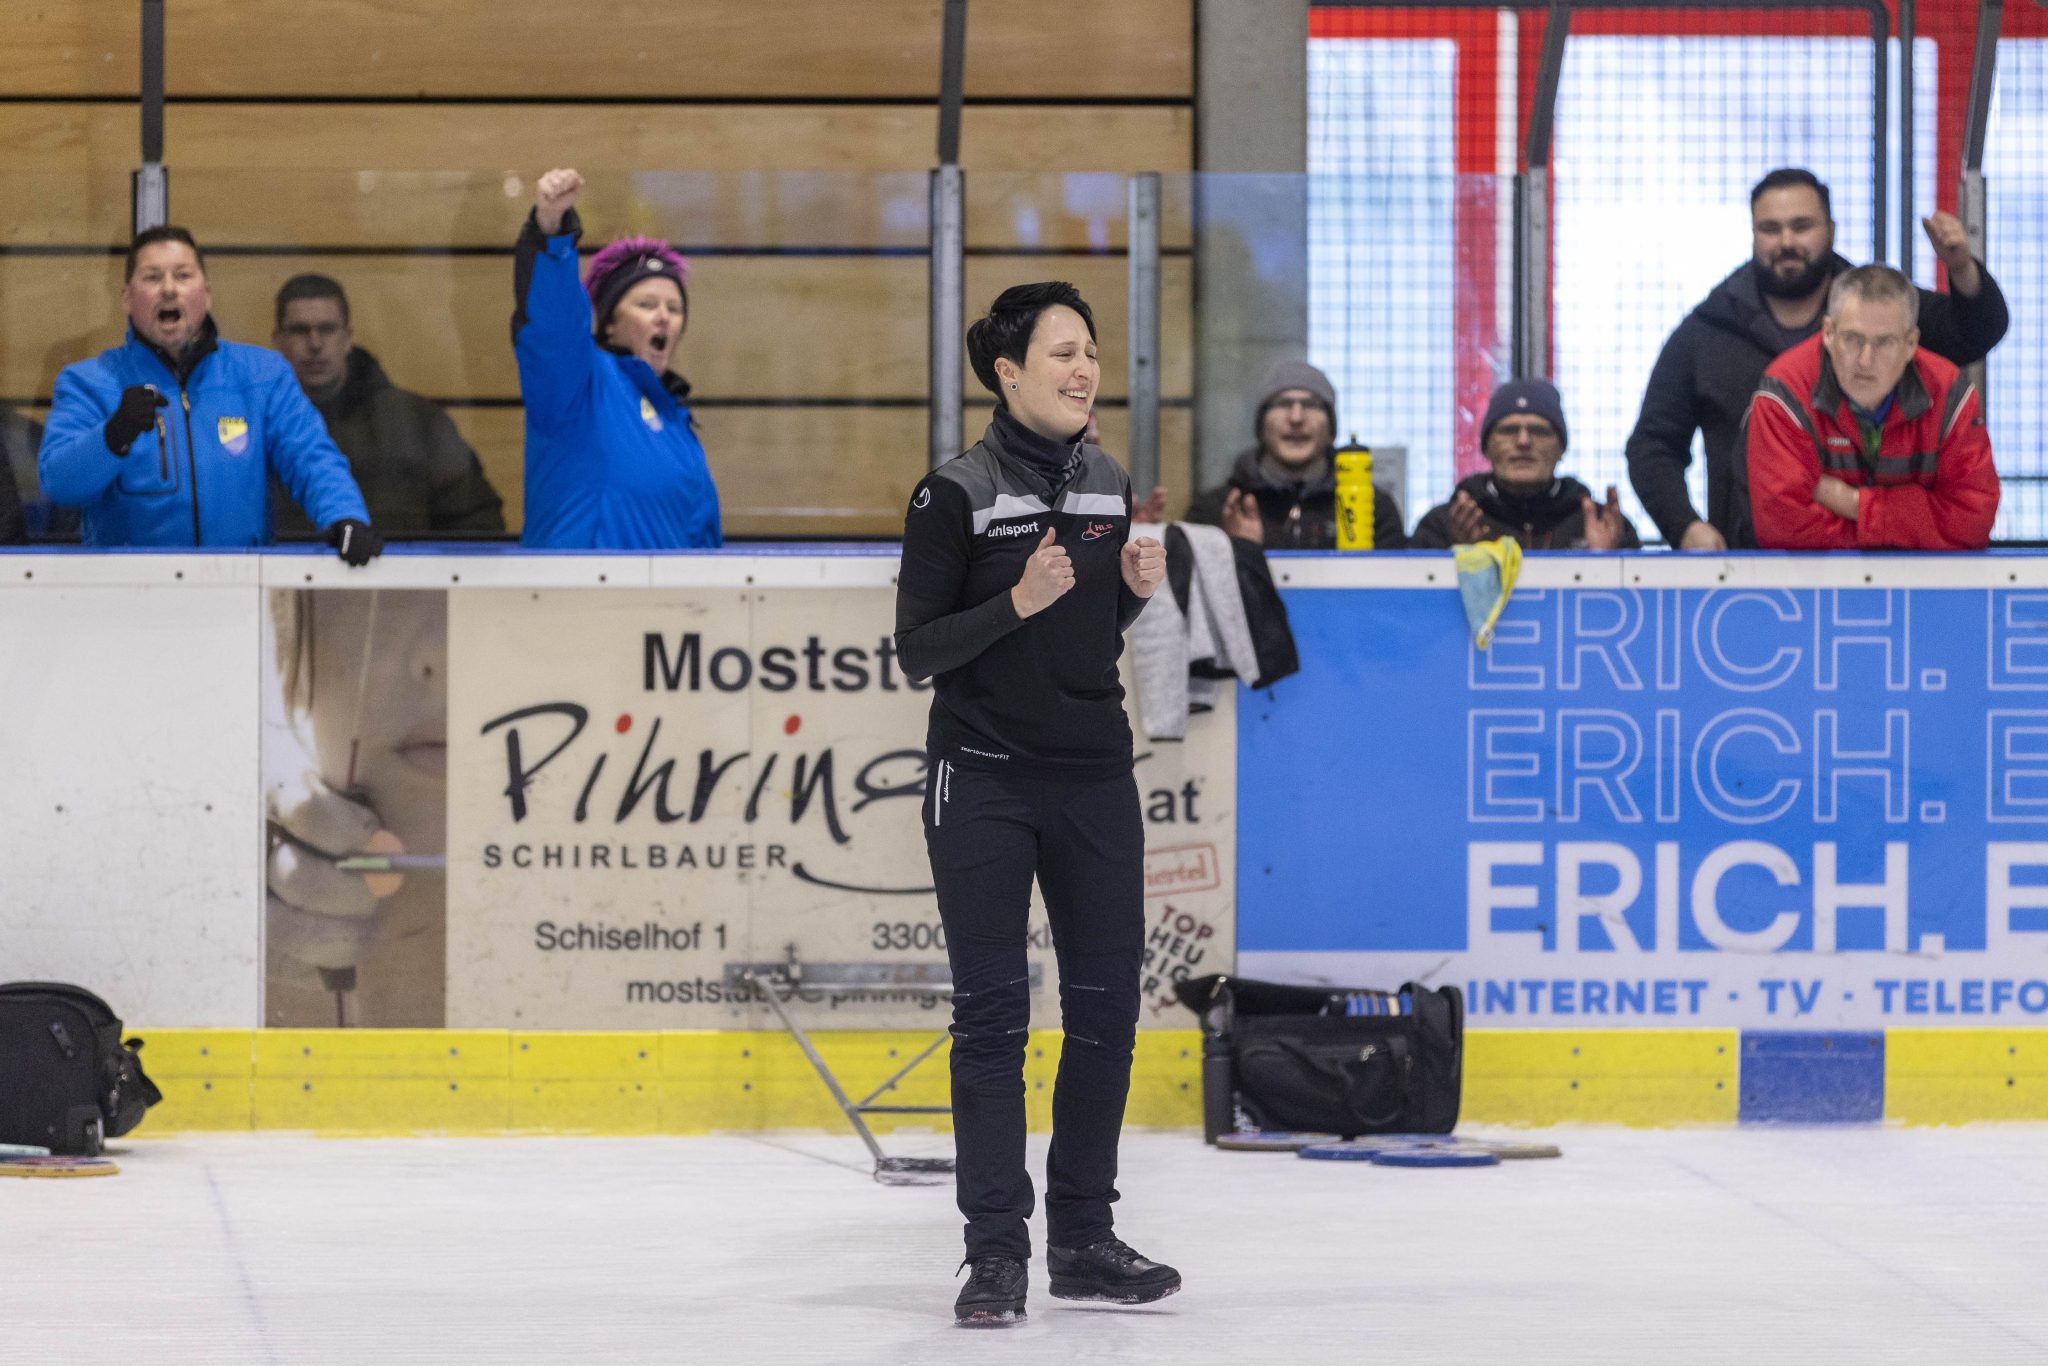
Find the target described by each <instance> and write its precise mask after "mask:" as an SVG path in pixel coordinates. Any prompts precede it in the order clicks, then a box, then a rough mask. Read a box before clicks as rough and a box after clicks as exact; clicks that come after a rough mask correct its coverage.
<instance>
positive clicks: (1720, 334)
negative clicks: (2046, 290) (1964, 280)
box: [1628, 255, 2007, 550]
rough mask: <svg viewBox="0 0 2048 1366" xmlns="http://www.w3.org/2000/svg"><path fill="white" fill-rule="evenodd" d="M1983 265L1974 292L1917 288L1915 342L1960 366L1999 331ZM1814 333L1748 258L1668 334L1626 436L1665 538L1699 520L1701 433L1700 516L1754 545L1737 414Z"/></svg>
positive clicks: (1736, 544)
mask: <svg viewBox="0 0 2048 1366" xmlns="http://www.w3.org/2000/svg"><path fill="white" fill-rule="evenodd" d="M1832 262H1833V267H1834V268H1833V271H1832V272H1831V273H1830V278H1832V277H1833V275H1834V274H1839V273H1840V272H1842V271H1845V270H1848V269H1850V263H1849V262H1848V261H1847V260H1846V259H1845V258H1843V257H1842V256H1840V255H1836V256H1834V257H1833V258H1832ZM1979 271H1980V273H1981V274H1982V277H1983V281H1984V283H1983V284H1982V285H1981V286H1980V287H1979V288H1978V290H1977V296H1976V297H1975V298H1974V299H1966V298H1964V297H1963V296H1962V295H1960V294H1937V293H1934V292H1933V291H1932V290H1922V291H1921V292H1920V345H1921V346H1923V347H1925V348H1926V349H1928V350H1929V351H1932V352H1934V353H1935V354H1936V355H1938V356H1942V357H1945V358H1946V359H1948V360H1950V361H1953V362H1955V363H1956V364H1957V365H1968V364H1970V363H1971V362H1973V361H1979V360H1982V359H1983V358H1984V356H1985V355H1986V354H1987V353H1988V352H1989V351H1990V350H1991V348H1992V347H1994V346H1996V345H1997V344H1998V340H1999V338H2001V337H2003V336H2004V335H2005V328H2006V322H2007V318H2006V311H2005V295H2004V294H2002V293H2001V292H2000V291H1999V288H1998V282H1997V281H1996V280H1993V279H1992V278H1991V272H1990V271H1988V270H1984V269H1983V268H1982V263H1979ZM1819 330H1820V319H1819V318H1818V317H1816V318H1815V319H1814V321H1813V323H1812V325H1811V326H1809V327H1806V328H1804V329H1802V330H1801V331H1800V332H1799V333H1798V335H1796V336H1793V335H1792V334H1790V333H1788V332H1786V331H1785V330H1784V329H1782V328H1780V327H1779V326H1778V324H1777V320H1776V319H1775V318H1773V317H1772V316H1771V312H1770V308H1769V306H1768V305H1767V304H1766V303H1765V302H1764V297H1763V291H1762V290H1760V289H1759V288H1758V287H1757V282H1756V272H1755V267H1754V265H1753V264H1751V263H1748V262H1745V263H1744V264H1743V265H1741V266H1740V267H1738V268H1737V269H1736V271H1735V273H1734V274H1732V275H1730V276H1729V277H1728V278H1727V279H1725V280H1723V281H1721V283H1720V284H1718V285H1716V286H1714V289H1713V292H1712V293H1710V294H1708V295H1707V297H1706V299H1705V300H1703V301H1702V302H1701V304H1700V306H1699V307H1698V308H1695V309H1694V310H1693V311H1692V312H1691V313H1689V314H1687V315H1686V318H1685V321H1684V322H1682V323H1680V324H1679V325H1678V327H1677V329H1676V330H1675V331H1673V332H1672V334H1671V336H1670V338H1669V339H1667V340H1666V341H1665V343H1664V349H1663V351H1662V352H1660V353H1659V354H1658V356H1657V365H1656V368H1655V369H1653V370H1651V371H1650V382H1649V384H1648V386H1647V387H1645V389H1644V390H1643V408H1642V413H1641V415H1640V416H1638V417H1637V418H1636V429H1635V431H1634V432H1632V433H1630V435H1629V438H1628V477H1629V482H1630V483H1632V484H1634V485H1635V489H1636V497H1638V498H1640V499H1642V500H1643V508H1644V510H1645V511H1647V512H1648V513H1649V514H1650V517H1651V519H1652V520H1653V521H1655V522H1656V523H1657V529H1658V530H1659V531H1661V532H1662V533H1663V534H1664V539H1665V541H1667V542H1668V543H1670V544H1671V545H1673V546H1675V545H1677V544H1678V539H1679V537H1681V536H1683V535H1684V534H1685V529H1686V528H1687V527H1688V526H1691V525H1692V524H1693V523H1694V522H1696V521H1699V520H1701V518H1700V514H1699V512H1698V511H1697V510H1696V509H1695V508H1694V507H1693V504H1692V495H1691V493H1690V492H1689V491H1688V490H1687V489H1686V486H1685V469H1686V466H1688V465H1690V464H1691V463H1692V436H1693V432H1694V431H1695V430H1698V431H1699V432H1700V434H1701V436H1702V438H1703V440H1704V443H1705V446H1706V451H1707V515H1706V519H1705V520H1706V521H1708V522H1710V523H1712V524H1713V526H1714V527H1715V528H1717V529H1718V530H1719V531H1720V532H1721V534H1722V535H1723V536H1725V537H1726V538H1727V539H1728V545H1729V547H1730V548H1731V549H1736V550H1743V549H1751V548H1754V547H1755V545H1756V531H1755V528H1754V527H1753V526H1752V525H1751V524H1750V516H1749V503H1748V500H1747V498H1746V497H1745V496H1744V494H1743V493H1742V491H1741V490H1740V489H1739V488H1737V487H1736V483H1735V462H1736V461H1737V460H1741V459H1745V458H1746V452H1745V449H1744V443H1743V430H1742V424H1743V419H1744V418H1745V417H1747V416H1748V414H1749V401H1750V399H1751V397H1753V396H1754V395H1755V393H1756V389H1757V385H1758V384H1759V383H1760V382H1762V380H1763V376H1764V370H1765V368H1766V367H1768V366H1769V365H1770V363H1771V362H1772V361H1774V360H1776V359H1777V358H1778V355H1779V354H1780V352H1782V351H1784V350H1786V349H1787V348H1788V347H1791V346H1794V345H1797V344H1798V343H1799V342H1801V341H1804V340H1805V339H1806V338H1808V337H1810V336H1812V335H1813V334H1814V333H1815V332H1818V331H1819ZM1788 338H1789V340H1788Z"/></svg>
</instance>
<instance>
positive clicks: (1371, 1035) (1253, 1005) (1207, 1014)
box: [1175, 975, 1465, 1143]
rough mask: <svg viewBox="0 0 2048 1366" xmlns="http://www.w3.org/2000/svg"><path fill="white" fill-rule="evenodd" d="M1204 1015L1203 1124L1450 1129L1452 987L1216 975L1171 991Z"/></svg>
mask: <svg viewBox="0 0 2048 1366" xmlns="http://www.w3.org/2000/svg"><path fill="white" fill-rule="evenodd" d="M1175 991H1176V993H1177V994H1178V995H1179V997H1180V1000H1181V1003H1182V1004H1183V1005H1185V1006H1187V1007H1188V1008H1189V1009H1191V1010H1193V1011H1194V1012H1195V1013H1196V1014H1197V1015H1199V1016H1201V1019H1202V1129H1203V1136H1204V1137H1205V1138H1207V1139H1208V1140H1209V1141H1210V1142H1212V1143H1213V1142H1214V1141H1215V1140H1216V1138H1217V1136H1218V1135H1219V1134H1224V1133H1228V1132H1230V1131H1232V1130H1235V1129H1283V1130H1293V1131H1296V1132H1312V1133H1329V1134H1341V1135H1342V1136H1344V1137H1345V1138H1355V1137H1357V1136H1358V1135H1360V1134H1386V1133H1414V1134H1447V1133H1449V1132H1450V1131H1451V1130H1452V1128H1454V1127H1455V1126H1456V1125H1457V1122H1458V1101H1459V1094H1460V1091H1461V1088H1462V1086H1463V1078H1464V1056H1465V1001H1464V997H1463V995H1462V994H1461V993H1460V992H1459V991H1458V989H1457V988H1456V987H1454V986H1447V987H1434V988H1433V987H1426V986H1423V985H1421V984H1420V983H1417V982H1407V983H1404V984H1403V985H1402V986H1401V988H1400V990H1398V991H1391V992H1389V991H1370V990H1365V989H1362V988H1359V989H1352V988H1343V987H1306V986H1290V985H1285V984H1281V983H1274V982H1256V981H1247V980H1244V979H1240V978H1234V977H1225V976H1221V975H1217V976H1210V977H1201V978H1196V979H1194V980H1192V981H1186V982H1181V983H1179V984H1177V985H1176V987H1175Z"/></svg>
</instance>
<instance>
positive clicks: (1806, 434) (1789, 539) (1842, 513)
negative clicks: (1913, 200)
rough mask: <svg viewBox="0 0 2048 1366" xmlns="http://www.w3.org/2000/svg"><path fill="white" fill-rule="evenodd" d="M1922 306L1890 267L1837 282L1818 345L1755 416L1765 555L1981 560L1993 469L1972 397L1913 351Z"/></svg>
mask: <svg viewBox="0 0 2048 1366" xmlns="http://www.w3.org/2000/svg"><path fill="white" fill-rule="evenodd" d="M1918 316H1919V294H1918V291H1916V290H1915V289H1914V288H1913V282H1912V281H1911V280H1908V279H1907V278H1906V277H1905V276H1904V275H1901V274H1900V273H1899V272H1898V271H1896V270H1893V269H1892V268H1891V267H1889V266H1859V267H1858V268H1856V269H1855V270H1851V271H1846V272H1844V273H1843V274H1841V275H1838V276H1836V277H1835V281H1834V284H1833V286H1832V288H1830V289H1829V291H1828V311H1827V319H1826V321H1825V322H1824V323H1823V324H1822V325H1821V331H1820V335H1819V336H1816V337H1812V338H1809V339H1808V340H1806V341H1804V342H1801V343H1800V344H1799V345H1798V346H1795V347H1793V348H1792V349H1791V350H1790V351H1787V352H1786V353H1785V354H1784V355H1782V356H1780V357H1778V359H1777V360H1775V361H1773V362H1772V363H1771V366H1770V368H1769V369H1768V370H1766V371H1764V379H1763V384H1762V386H1761V387H1759V388H1758V390H1757V391H1756V396H1755V397H1754V398H1753V399H1751V400H1750V405H1749V461H1748V476H1749V485H1750V488H1749V498H1750V504H1751V506H1752V508H1753V509H1754V511H1755V516H1756V537H1757V544H1759V545H1761V546H1763V547H1764V548H1765V549H1769V550H1855V549H1866V550H1982V549H1983V548H1984V547H1985V546H1986V545H1988V544H1989V543H1990V541H1991V523H1992V520H1993V519H1994V518H1995V517H1996V516H1997V515H1998V471H1997V470H1996V469H1994V468H1993V467H1992V464H1991V439H1990V437H1989V436H1987V435H1986V434H1985V431H1984V406H1983V401H1982V399H1981V398H1980V397H1979V396H1978V394H1977V390H1976V386H1974V385H1972V384H1970V383H1969V382H1967V381H1966V380H1964V379H1963V378H1962V376H1961V374H1960V373H1959V372H1958V371H1957V369H1956V367H1955V366H1953V365H1951V364H1950V363H1949V362H1947V361H1945V360H1943V359H1942V358H1941V357H1940V356H1937V355H1935V354H1934V353H1933V352H1931V351H1922V350H1920V349H1919V341H1920V331H1919V328H1918V327H1917V326H1916V323H1917V321H1918Z"/></svg>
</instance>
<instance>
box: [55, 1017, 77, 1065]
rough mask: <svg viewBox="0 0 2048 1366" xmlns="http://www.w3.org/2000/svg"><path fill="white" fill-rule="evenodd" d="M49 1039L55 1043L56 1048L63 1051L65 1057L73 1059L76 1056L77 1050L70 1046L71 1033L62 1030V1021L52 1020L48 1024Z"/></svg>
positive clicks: (64, 1029)
mask: <svg viewBox="0 0 2048 1366" xmlns="http://www.w3.org/2000/svg"><path fill="white" fill-rule="evenodd" d="M50 1037H51V1038H53V1039H55V1040H56V1041H57V1047H59V1048H61V1049H63V1050H64V1056H65V1057H67V1058H75V1057H77V1056H78V1050H77V1049H76V1048H74V1047H72V1045H71V1031H70V1030H68V1029H66V1028H64V1022H63V1021H62V1020H52V1021H51V1022H50Z"/></svg>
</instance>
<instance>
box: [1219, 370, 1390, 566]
mask: <svg viewBox="0 0 2048 1366" xmlns="http://www.w3.org/2000/svg"><path fill="white" fill-rule="evenodd" d="M1259 392H1260V393H1261V394H1262V395H1264V397H1262V398H1261V399H1260V400H1259V408H1258V415H1257V417H1255V418H1254V419H1253V423H1252V430H1253V432H1254V433H1255V434H1256V435H1257V436H1258V439H1259V444H1258V445H1257V446H1255V447H1253V448H1252V449H1251V450H1248V451H1246V452H1245V453H1244V454H1243V455H1240V456H1239V457H1238V458H1237V466H1236V468H1235V469H1233V470H1232V471H1231V472H1230V478H1229V479H1227V480H1225V481H1224V482H1223V483H1221V484H1218V485H1217V486H1216V487H1215V488H1213V489H1208V490H1206V491H1204V492H1202V493H1199V494H1197V495H1195V497H1194V498H1192V499H1191V500H1189V502H1188V511H1187V519H1186V520H1188V521H1190V522H1205V523H1207V524H1208V525H1210V526H1220V527H1222V528H1223V529H1224V530H1225V531H1227V532H1229V533H1230V534H1231V535H1233V536H1236V537H1238V538H1239V539H1241V540H1247V541H1258V542H1260V543H1261V544H1263V545H1264V546H1265V547H1266V548H1267V549H1268V550H1335V549H1336V548H1337V471H1336V466H1335V465H1334V464H1333V463H1332V461H1331V458H1330V455H1331V451H1332V450H1333V449H1334V448H1335V445H1336V435H1337V390H1336V388H1335V387H1334V386H1333V385H1331V383H1330V377H1329V376H1328V375H1325V374H1324V373H1323V372H1322V371H1320V370H1318V369H1316V367H1315V366H1313V365H1310V364H1308V363H1307V362H1305V361H1282V362H1280V363H1279V364H1278V365H1275V366H1274V367H1273V368H1272V369H1271V370H1269V371H1267V372H1266V382H1265V384H1264V385H1262V386H1261V387H1260V390H1259ZM1372 502H1373V515H1372V544H1373V549H1375V550H1400V549H1402V548H1403V547H1404V546H1406V545H1407V544H1408V538H1407V536H1406V534H1405V533H1403V531H1402V530H1401V507H1400V504H1398V503H1396V502H1395V501H1394V499H1393V496H1392V495H1391V494H1389V493H1388V492H1387V491H1386V490H1385V489H1380V488H1375V489H1374V490H1373V499H1372Z"/></svg>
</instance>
